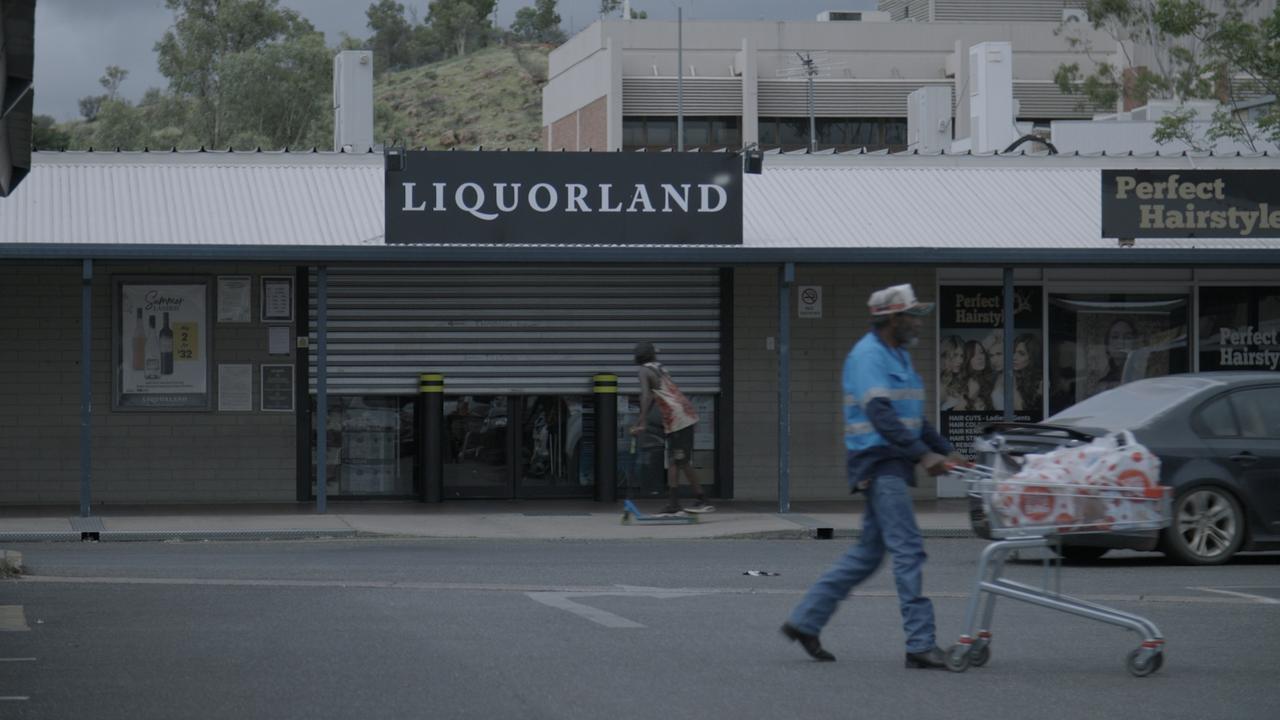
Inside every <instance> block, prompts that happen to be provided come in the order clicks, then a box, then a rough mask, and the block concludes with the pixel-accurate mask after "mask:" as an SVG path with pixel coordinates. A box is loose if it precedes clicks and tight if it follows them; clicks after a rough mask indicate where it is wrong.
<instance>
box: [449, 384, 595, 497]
mask: <svg viewBox="0 0 1280 720" xmlns="http://www.w3.org/2000/svg"><path fill="white" fill-rule="evenodd" d="M444 416H445V421H444V432H445V442H444V448H445V452H444V498H445V499H449V498H492V499H511V498H539V497H583V498H587V497H592V495H593V494H594V483H595V472H594V457H595V450H594V442H593V440H594V432H593V430H594V422H593V418H594V405H593V404H592V402H591V398H590V397H589V396H578V395H458V396H449V397H446V398H445V401H444Z"/></svg>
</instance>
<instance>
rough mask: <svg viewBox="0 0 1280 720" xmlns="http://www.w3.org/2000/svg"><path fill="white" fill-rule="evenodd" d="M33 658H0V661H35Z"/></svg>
mask: <svg viewBox="0 0 1280 720" xmlns="http://www.w3.org/2000/svg"><path fill="white" fill-rule="evenodd" d="M35 661H36V659H35V658H0V662H35Z"/></svg>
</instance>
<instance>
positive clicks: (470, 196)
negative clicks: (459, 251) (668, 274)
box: [385, 150, 742, 245]
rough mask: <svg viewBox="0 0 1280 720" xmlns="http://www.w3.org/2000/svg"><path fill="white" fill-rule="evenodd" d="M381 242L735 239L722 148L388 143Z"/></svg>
mask: <svg viewBox="0 0 1280 720" xmlns="http://www.w3.org/2000/svg"><path fill="white" fill-rule="evenodd" d="M385 191H386V242H387V244H392V245H403V244H417V243H456V244H466V243H483V244H602V245H687V244H698V245H738V244H741V243H742V158H741V156H738V155H734V154H730V153H559V152H555V153H551V152H482V151H476V152H438V151H425V150H424V151H407V152H406V151H389V152H388V153H387V166H386V188H385Z"/></svg>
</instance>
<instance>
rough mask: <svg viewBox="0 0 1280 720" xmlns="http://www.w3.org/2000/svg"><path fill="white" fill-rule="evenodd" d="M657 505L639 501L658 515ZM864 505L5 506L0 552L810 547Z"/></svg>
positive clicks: (956, 508) (960, 529) (962, 532)
mask: <svg viewBox="0 0 1280 720" xmlns="http://www.w3.org/2000/svg"><path fill="white" fill-rule="evenodd" d="M661 504H662V501H661V500H659V499H652V500H641V501H638V502H637V505H639V507H640V509H641V510H642V511H645V512H654V511H656V510H657V509H658V508H659V507H660V506H661ZM862 510H863V502H862V501H861V500H860V499H854V500H844V501H833V502H796V503H792V505H791V508H790V512H787V513H779V512H778V506H777V504H776V503H764V502H736V501H719V502H717V503H716V512H714V513H707V514H702V515H699V516H698V518H697V520H698V521H697V522H695V523H691V524H681V525H666V524H664V525H650V524H640V523H631V524H624V523H623V522H622V503H621V502H617V503H599V502H592V501H589V500H512V501H477V500H454V501H449V502H446V503H441V504H431V505H428V504H423V503H415V502H411V501H398V502H383V501H340V502H330V503H329V504H328V507H327V512H325V513H318V512H316V506H315V504H314V503H289V504H252V505H249V504H245V505H128V506H124V505H121V506H93V507H92V514H91V515H90V516H89V517H80V516H79V508H78V507H66V506H23V507H0V543H18V542H52V541H76V542H79V541H82V540H86V541H92V540H97V541H103V542H106V541H129V540H132V541H140V540H153V541H165V540H237V539H243V540H265V539H300V538H326V537H327V538H337V537H422V538H478V539H483V538H489V539H502V540H636V539H645V540H656V539H695V538H777V539H788V538H795V539H800V538H808V537H813V536H814V535H815V534H816V533H817V532H818V531H819V529H823V530H824V531H825V530H826V529H829V530H830V531H831V534H832V535H833V536H834V537H853V536H855V535H856V534H857V532H858V530H859V528H860V527H861V521H862ZM916 517H917V518H918V520H919V523H920V528H921V530H922V531H923V533H924V534H925V536H926V537H929V536H933V537H969V536H971V535H972V531H971V530H970V527H969V516H968V503H967V501H966V500H964V499H959V500H955V499H944V500H921V501H917V502H916Z"/></svg>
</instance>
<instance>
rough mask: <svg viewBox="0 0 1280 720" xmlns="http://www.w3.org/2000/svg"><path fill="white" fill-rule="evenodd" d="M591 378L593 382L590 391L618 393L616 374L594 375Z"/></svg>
mask: <svg viewBox="0 0 1280 720" xmlns="http://www.w3.org/2000/svg"><path fill="white" fill-rule="evenodd" d="M591 380H592V382H593V383H594V386H593V387H592V388H591V389H592V392H597V393H611V394H614V395H617V394H618V376H617V375H595V376H593V377H592V378H591Z"/></svg>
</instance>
